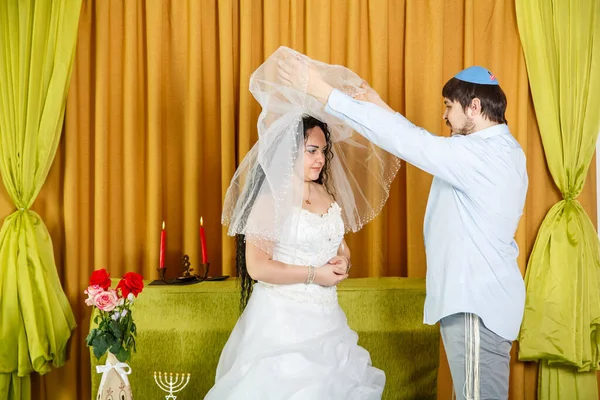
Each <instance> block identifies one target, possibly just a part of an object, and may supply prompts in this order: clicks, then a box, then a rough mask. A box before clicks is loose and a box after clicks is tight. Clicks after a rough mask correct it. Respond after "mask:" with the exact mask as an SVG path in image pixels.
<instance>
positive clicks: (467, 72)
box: [454, 66, 498, 85]
mask: <svg viewBox="0 0 600 400" xmlns="http://www.w3.org/2000/svg"><path fill="white" fill-rule="evenodd" d="M454 77H455V78H456V79H460V80H461V81H465V82H471V83H477V84H479V85H498V80H497V79H496V76H495V75H494V74H492V73H491V72H490V71H488V70H487V69H485V68H483V67H476V66H475V67H469V68H467V69H463V70H462V71H460V72H459V73H458V74H456V75H454Z"/></svg>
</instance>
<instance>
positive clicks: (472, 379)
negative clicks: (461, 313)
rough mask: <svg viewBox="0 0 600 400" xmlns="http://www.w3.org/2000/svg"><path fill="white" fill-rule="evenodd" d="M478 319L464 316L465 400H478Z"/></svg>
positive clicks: (468, 315)
mask: <svg viewBox="0 0 600 400" xmlns="http://www.w3.org/2000/svg"><path fill="white" fill-rule="evenodd" d="M479 346H480V345H479V317H477V316H476V315H473V314H470V313H469V314H465V386H464V388H463V395H464V396H465V398H466V399H467V400H479Z"/></svg>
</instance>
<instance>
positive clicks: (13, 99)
mask: <svg viewBox="0 0 600 400" xmlns="http://www.w3.org/2000/svg"><path fill="white" fill-rule="evenodd" d="M80 6H81V1H80V0H54V1H43V2H29V1H19V2H16V1H5V2H1V3H0V174H1V176H2V182H3V184H4V187H5V189H6V194H7V195H8V196H7V197H8V199H10V201H9V204H10V208H6V207H3V211H4V212H3V213H2V214H3V215H2V217H3V220H4V222H3V224H2V228H1V229H0V398H2V399H28V398H30V396H31V390H30V377H29V375H30V374H31V373H32V372H38V373H40V374H45V373H47V372H49V371H50V370H51V368H52V367H61V366H62V365H63V364H64V363H65V359H66V353H67V342H68V340H69V337H70V336H71V332H72V330H73V329H74V328H75V324H76V322H75V317H74V315H73V312H72V310H71V306H70V305H69V302H68V300H67V297H66V296H65V293H64V292H63V289H62V287H61V282H60V280H59V276H58V273H57V270H56V265H55V260H54V253H53V247H52V239H51V236H50V234H49V232H48V230H47V228H46V225H45V224H44V221H43V220H42V218H40V216H39V215H38V214H37V213H36V212H35V211H32V210H31V209H30V207H31V206H32V204H33V202H34V201H35V199H36V197H37V196H38V193H39V192H40V189H41V188H42V186H43V185H44V182H45V181H46V177H47V176H48V171H49V170H50V166H51V165H52V161H53V160H54V155H55V154H56V149H57V147H58V143H59V140H60V136H61V132H62V126H63V119H64V112H65V104H66V97H67V91H68V88H69V80H70V77H71V70H72V65H73V55H74V53H75V45H76V42H77V27H78V18H79V10H80Z"/></svg>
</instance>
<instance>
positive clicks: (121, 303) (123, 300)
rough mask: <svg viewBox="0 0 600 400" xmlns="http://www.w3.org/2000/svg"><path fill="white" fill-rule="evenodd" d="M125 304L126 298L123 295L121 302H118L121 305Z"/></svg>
mask: <svg viewBox="0 0 600 400" xmlns="http://www.w3.org/2000/svg"><path fill="white" fill-rule="evenodd" d="M123 304H125V299H124V298H122V297H121V298H120V299H119V304H118V305H119V306H122V305H123Z"/></svg>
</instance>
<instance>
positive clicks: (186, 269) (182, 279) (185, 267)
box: [157, 254, 210, 285]
mask: <svg viewBox="0 0 600 400" xmlns="http://www.w3.org/2000/svg"><path fill="white" fill-rule="evenodd" d="M191 266H192V263H191V262H190V257H189V256H188V255H187V254H184V255H183V256H181V267H180V270H181V272H182V274H181V276H179V277H177V278H175V279H166V277H165V275H166V272H167V267H164V268H157V271H158V276H159V277H160V280H161V281H163V282H164V283H166V284H167V285H176V284H181V283H186V282H191V281H194V282H202V281H204V280H206V278H207V277H208V270H209V267H210V263H206V264H200V266H201V268H202V275H198V274H194V273H193V272H194V269H193V268H192V267H191Z"/></svg>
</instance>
